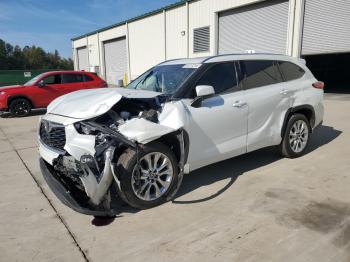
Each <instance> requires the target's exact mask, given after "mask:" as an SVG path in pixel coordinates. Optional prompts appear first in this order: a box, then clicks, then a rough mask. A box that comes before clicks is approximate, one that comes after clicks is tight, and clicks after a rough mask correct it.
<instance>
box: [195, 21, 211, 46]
mask: <svg viewBox="0 0 350 262" xmlns="http://www.w3.org/2000/svg"><path fill="white" fill-rule="evenodd" d="M209 51H210V27H209V26H207V27H201V28H196V29H194V30H193V52H194V53H200V52H209Z"/></svg>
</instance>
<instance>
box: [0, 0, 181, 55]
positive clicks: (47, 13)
mask: <svg viewBox="0 0 350 262" xmlns="http://www.w3.org/2000/svg"><path fill="white" fill-rule="evenodd" d="M177 1H178V0H104V1H103V0H0V39H3V40H4V41H5V42H8V43H10V44H12V45H19V46H21V47H24V46H25V45H29V46H32V45H36V46H40V47H42V48H44V50H45V51H48V52H53V51H54V50H55V49H57V50H58V52H59V53H60V55H61V56H62V57H66V58H68V57H71V56H72V48H71V41H70V39H71V38H72V37H75V36H79V35H82V34H85V33H88V32H91V31H94V30H96V29H100V28H102V27H105V26H109V25H112V24H115V23H118V22H121V21H123V20H126V19H128V18H132V17H135V16H137V15H142V14H144V13H146V12H149V11H153V10H155V9H157V8H161V7H163V6H166V5H169V4H172V3H174V2H177Z"/></svg>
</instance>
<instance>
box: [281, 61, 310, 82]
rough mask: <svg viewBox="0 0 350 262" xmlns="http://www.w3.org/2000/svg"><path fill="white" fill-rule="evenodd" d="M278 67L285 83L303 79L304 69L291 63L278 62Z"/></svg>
mask: <svg viewBox="0 0 350 262" xmlns="http://www.w3.org/2000/svg"><path fill="white" fill-rule="evenodd" d="M278 66H279V68H280V70H281V72H282V74H283V77H284V80H285V81H292V80H295V79H299V78H301V77H303V75H304V74H305V71H304V69H302V68H301V67H299V66H297V65H296V64H293V63H291V62H285V61H278Z"/></svg>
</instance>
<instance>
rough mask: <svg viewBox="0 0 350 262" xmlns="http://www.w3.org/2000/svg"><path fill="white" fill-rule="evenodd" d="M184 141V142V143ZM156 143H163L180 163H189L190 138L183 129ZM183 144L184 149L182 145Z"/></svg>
mask: <svg viewBox="0 0 350 262" xmlns="http://www.w3.org/2000/svg"><path fill="white" fill-rule="evenodd" d="M182 140H183V141H182ZM154 141H157V142H161V143H163V144H165V145H166V146H168V147H169V148H170V150H171V151H173V153H174V154H175V156H176V159H177V161H178V162H179V163H181V161H183V164H185V163H186V162H187V158H188V152H189V136H188V134H187V132H186V131H185V130H183V129H180V130H178V131H175V132H172V133H169V134H166V135H164V136H162V137H160V138H158V139H156V140H154ZM182 142H183V145H184V149H182V146H181V143H182Z"/></svg>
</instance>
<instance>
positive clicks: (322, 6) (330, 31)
mask: <svg viewBox="0 0 350 262" xmlns="http://www.w3.org/2000/svg"><path fill="white" fill-rule="evenodd" d="M340 52H350V1H349V0H333V1H329V0H306V3H305V17H304V32H303V46H302V54H303V55H312V54H325V53H340Z"/></svg>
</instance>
